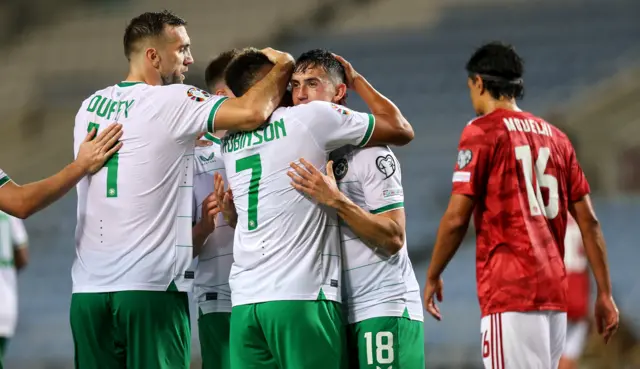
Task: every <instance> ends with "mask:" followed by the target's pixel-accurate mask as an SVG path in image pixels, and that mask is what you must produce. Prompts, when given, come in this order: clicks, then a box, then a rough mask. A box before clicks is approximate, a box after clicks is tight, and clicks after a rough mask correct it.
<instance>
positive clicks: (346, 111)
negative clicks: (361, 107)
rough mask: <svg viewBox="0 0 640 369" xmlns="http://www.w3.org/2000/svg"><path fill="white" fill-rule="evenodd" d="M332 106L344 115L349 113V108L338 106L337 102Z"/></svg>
mask: <svg viewBox="0 0 640 369" xmlns="http://www.w3.org/2000/svg"><path fill="white" fill-rule="evenodd" d="M331 107H332V108H333V110H335V111H337V112H338V113H340V114H342V115H349V114H350V113H349V110H347V109H346V108H344V107H341V106H338V105H336V104H331Z"/></svg>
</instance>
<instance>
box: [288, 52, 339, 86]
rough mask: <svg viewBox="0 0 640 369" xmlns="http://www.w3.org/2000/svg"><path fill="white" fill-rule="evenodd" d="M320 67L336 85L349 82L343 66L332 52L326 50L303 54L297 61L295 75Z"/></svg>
mask: <svg viewBox="0 0 640 369" xmlns="http://www.w3.org/2000/svg"><path fill="white" fill-rule="evenodd" d="M318 67H320V68H322V69H323V70H324V71H325V72H326V73H327V75H328V76H329V77H330V78H331V79H333V81H334V82H335V83H345V81H346V80H347V77H346V73H345V70H344V67H343V66H342V64H340V62H339V61H338V59H336V57H335V56H333V54H332V53H331V52H329V51H328V50H324V49H313V50H309V51H307V52H304V53H302V55H300V56H299V57H298V60H296V67H295V69H294V73H296V72H298V73H299V72H304V71H306V70H307V69H309V68H318Z"/></svg>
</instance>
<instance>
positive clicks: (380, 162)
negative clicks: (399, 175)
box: [376, 154, 396, 179]
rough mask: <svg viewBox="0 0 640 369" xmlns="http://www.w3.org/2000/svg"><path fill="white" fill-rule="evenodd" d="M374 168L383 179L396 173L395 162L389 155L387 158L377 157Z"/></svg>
mask: <svg viewBox="0 0 640 369" xmlns="http://www.w3.org/2000/svg"><path fill="white" fill-rule="evenodd" d="M376 167H377V168H378V170H379V171H380V173H382V174H384V179H387V178H389V177H391V176H392V175H393V173H395V172H396V161H395V160H393V156H391V154H387V156H378V157H377V158H376Z"/></svg>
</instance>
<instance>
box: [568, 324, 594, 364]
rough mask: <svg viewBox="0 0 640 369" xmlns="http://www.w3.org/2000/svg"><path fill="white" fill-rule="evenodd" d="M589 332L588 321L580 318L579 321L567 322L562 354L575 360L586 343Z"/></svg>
mask: <svg viewBox="0 0 640 369" xmlns="http://www.w3.org/2000/svg"><path fill="white" fill-rule="evenodd" d="M588 334H589V322H588V321H586V320H582V321H579V322H570V323H567V343H566V345H565V346H564V352H563V353H562V356H564V357H566V358H567V359H571V360H576V359H578V358H580V356H581V355H582V351H583V350H584V346H585V344H586V343H587V335H588Z"/></svg>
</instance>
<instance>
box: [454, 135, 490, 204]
mask: <svg viewBox="0 0 640 369" xmlns="http://www.w3.org/2000/svg"><path fill="white" fill-rule="evenodd" d="M493 146H494V140H493V137H491V135H488V134H486V133H485V132H484V131H483V130H482V129H481V128H478V127H477V126H475V125H474V124H473V122H472V123H470V124H469V125H467V126H466V127H465V128H464V130H463V131H462V135H461V137H460V143H459V144H458V159H457V161H456V166H455V170H454V172H453V179H452V181H453V190H452V193H454V194H459V195H469V196H479V195H481V194H482V193H483V192H484V189H485V186H486V182H487V176H488V174H489V168H490V165H489V163H490V160H491V157H492V152H493Z"/></svg>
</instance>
